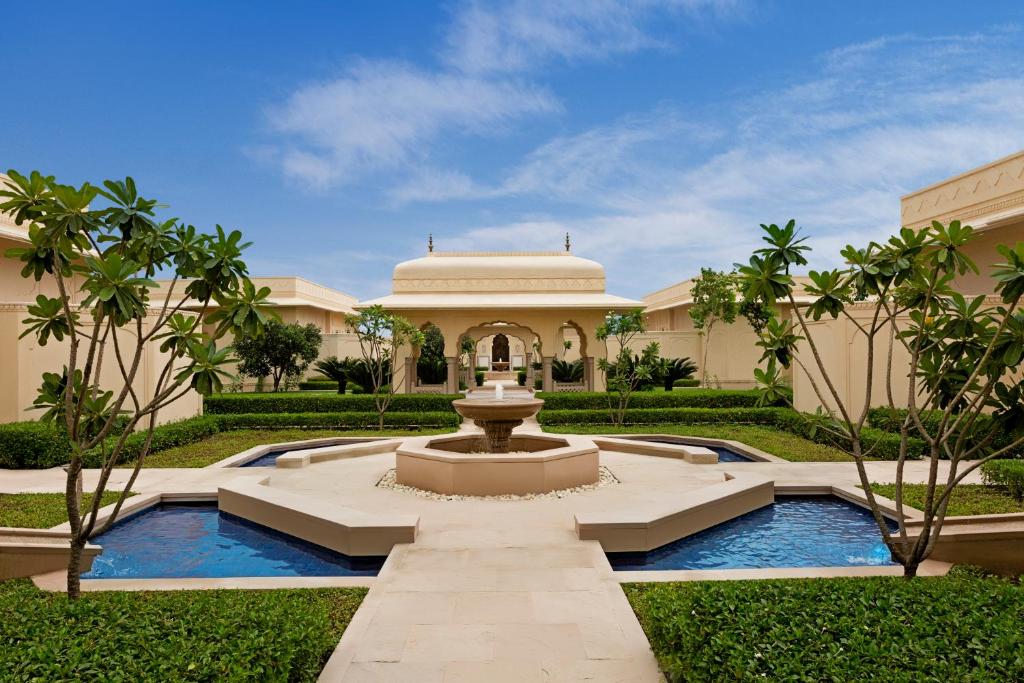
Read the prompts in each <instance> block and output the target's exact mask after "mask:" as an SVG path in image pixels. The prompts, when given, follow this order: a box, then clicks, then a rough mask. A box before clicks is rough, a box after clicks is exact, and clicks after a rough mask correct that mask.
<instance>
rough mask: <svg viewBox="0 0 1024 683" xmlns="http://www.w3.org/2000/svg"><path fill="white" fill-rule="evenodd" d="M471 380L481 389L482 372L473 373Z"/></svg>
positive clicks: (482, 383) (482, 382) (482, 381)
mask: <svg viewBox="0 0 1024 683" xmlns="http://www.w3.org/2000/svg"><path fill="white" fill-rule="evenodd" d="M473 380H474V381H475V382H476V385H477V386H478V387H482V386H483V385H484V371H483V370H477V371H475V372H474V373H473Z"/></svg>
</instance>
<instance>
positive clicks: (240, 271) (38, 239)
mask: <svg viewBox="0 0 1024 683" xmlns="http://www.w3.org/2000/svg"><path fill="white" fill-rule="evenodd" d="M8 176H9V178H10V179H9V180H8V181H7V182H6V183H5V187H3V188H0V210H3V211H5V212H7V213H9V214H10V215H11V216H12V217H13V219H14V222H15V223H16V224H18V225H26V226H27V228H28V237H29V240H30V242H31V245H30V246H27V247H18V248H14V249H8V250H7V251H6V252H5V255H6V256H8V257H10V258H14V259H17V260H19V261H20V262H21V263H22V264H23V265H22V270H21V276H22V277H23V278H26V279H31V280H32V281H34V282H36V283H39V284H40V285H41V286H40V287H39V289H43V290H44V291H53V292H55V293H56V296H52V297H51V296H47V295H45V294H39V295H38V296H37V297H36V300H35V303H34V304H33V305H31V306H29V307H28V317H27V318H25V319H23V320H22V324H24V325H25V326H26V328H25V332H24V333H23V334H22V335H21V336H23V337H24V336H26V335H31V336H32V337H33V339H34V341H35V342H36V343H37V344H39V345H40V346H45V345H46V344H47V343H48V342H49V341H50V340H55V341H57V342H64V340H65V338H66V340H67V341H66V342H64V343H63V346H62V349H61V352H60V355H61V357H62V358H63V363H64V367H63V370H62V371H61V370H60V369H58V368H59V366H58V368H55V369H57V372H46V373H43V376H42V378H41V379H42V384H41V386H40V388H39V391H38V394H37V396H36V399H35V401H34V402H33V406H34V407H35V408H37V409H39V410H40V412H41V415H40V419H41V420H43V421H46V422H51V423H53V424H54V425H56V426H58V427H59V428H61V429H63V430H64V433H66V434H67V437H68V440H69V442H70V445H71V452H70V456H69V459H68V467H67V481H66V490H65V495H66V496H67V501H68V505H67V509H68V513H69V516H70V518H69V522H70V525H71V542H70V546H71V548H70V557H69V562H68V573H67V577H68V586H67V587H68V597H69V598H71V599H75V598H77V597H78V595H79V592H80V588H79V570H80V566H81V559H82V549H83V548H84V546H85V544H86V542H87V540H88V539H89V537H90V536H92V535H93V533H94V532H102V531H103V530H104V527H103V525H97V524H96V514H95V513H96V510H97V509H98V508H99V505H100V502H101V501H102V499H103V492H104V489H105V486H106V483H107V480H108V478H109V476H110V472H111V470H112V469H113V467H114V466H115V465H116V464H117V463H118V462H120V461H121V460H123V459H124V458H123V453H122V451H123V449H124V446H125V443H126V441H127V440H128V438H129V436H130V435H131V434H132V433H133V432H136V429H138V430H141V431H140V432H139V433H142V434H146V433H148V434H150V435H151V434H152V431H153V430H154V429H155V427H156V425H157V423H158V421H159V420H158V415H159V412H160V410H161V409H162V408H164V407H166V406H167V405H169V404H170V403H172V402H174V401H175V400H178V399H179V398H181V397H183V396H185V395H186V394H188V393H189V392H192V391H196V392H199V393H201V394H207V393H211V392H213V391H219V390H220V389H221V387H222V385H223V380H224V379H226V378H231V377H232V376H231V375H230V373H229V372H228V371H227V369H228V367H229V364H230V363H231V362H232V361H233V360H234V358H233V357H232V355H231V352H230V348H228V347H223V346H221V347H220V348H218V345H217V344H218V341H220V340H221V339H223V338H224V337H225V336H227V335H231V336H233V337H235V338H239V337H245V336H249V337H254V336H258V335H259V334H260V333H261V332H262V329H263V325H264V324H265V323H266V322H267V320H268V319H269V318H268V317H267V316H266V315H265V314H264V307H265V305H266V303H267V297H268V296H269V295H270V289H269V288H266V287H264V288H260V289H257V288H256V287H255V286H254V285H253V284H252V282H251V281H250V280H249V279H248V270H247V267H246V265H245V262H244V261H243V260H242V252H243V251H244V250H245V249H246V248H247V247H248V246H249V245H248V244H247V243H243V242H242V234H241V233H240V232H239V231H237V230H235V231H231V232H227V231H225V230H224V229H223V228H221V227H220V226H217V227H216V230H215V231H214V232H210V233H201V232H199V231H197V230H196V228H195V227H193V226H191V225H187V224H185V223H180V222H178V219H175V218H172V219H169V220H160V219H158V218H157V216H156V210H157V209H158V208H161V205H160V204H159V203H158V202H157V201H156V200H154V199H149V198H146V197H143V196H141V195H140V194H139V192H138V189H137V188H136V186H135V181H134V180H132V178H130V177H129V178H125V179H124V180H116V181H114V180H107V181H104V182H103V183H102V186H95V185H92V184H90V183H83V184H82V185H81V186H80V187H77V188H76V187H73V186H70V185H63V184H61V183H58V182H57V181H56V179H55V178H54V177H53V176H44V175H43V174H41V173H39V172H37V171H33V172H32V173H31V174H30V175H28V176H25V175H22V174H20V173H18V172H17V171H14V170H11V171H9V172H8ZM157 273H166V274H167V276H168V277H170V280H171V281H170V283H169V284H167V286H166V288H161V286H160V285H159V284H158V283H157V282H156V281H155V280H154V279H153V278H154V277H155V276H156V275H157ZM175 295H177V301H175V300H174V297H175ZM186 301H188V302H189V303H190V305H191V306H192V307H194V308H196V309H197V314H195V315H193V314H191V313H186V312H185V309H184V305H185V302H186ZM157 352H159V354H161V355H159V356H158V355H157ZM149 358H156V359H157V360H156V361H155V365H154V364H152V363H150V362H148V359H149ZM144 360H147V362H143V361H144ZM101 369H103V370H111V369H113V370H116V376H117V378H118V381H117V383H116V384H115V385H114V386H115V388H114V389H110V388H107V387H104V386H101V384H100V380H99V378H100V377H101V374H102V373H101ZM140 372H145V373H150V374H149V375H148V376H149V377H151V378H152V380H153V381H152V387H151V388H150V391H149V392H147V393H145V394H140V393H139V392H137V391H136V390H135V386H136V385H137V384H138V382H137V379H138V378H139V377H140V376H141V375H140V374H139V373H140ZM108 437H111V438H112V440H108ZM95 449H98V451H99V454H100V462H99V465H100V467H101V468H102V470H103V471H102V472H101V474H100V476H99V477H98V479H97V482H98V483H97V485H96V488H95V489H94V492H93V493H94V495H93V501H92V508H91V509H90V510H89V511H88V514H84V515H83V514H82V513H81V509H82V507H81V505H80V500H81V495H82V493H81V489H82V486H81V472H82V468H83V467H84V466H85V457H86V454H88V453H91V452H93V451H94V450H95ZM148 450H149V443H148V441H146V442H144V443H143V445H142V446H141V449H140V450H139V451H138V454H137V457H136V460H137V462H138V463H139V466H140V467H141V464H142V462H143V460H144V459H145V456H146V453H147V452H148ZM138 472H139V468H138V467H137V468H136V469H135V470H134V471H133V472H132V474H131V475H130V477H129V483H128V488H131V485H132V483H133V482H134V481H135V478H136V477H137V476H138ZM122 502H123V498H122V499H121V500H118V501H117V502H116V503H115V505H116V506H117V507H118V509H119V508H120V505H121V503H122ZM115 517H116V511H115V514H114V515H112V516H111V517H110V520H111V521H112V520H113V519H114V518H115ZM109 523H110V522H107V524H109Z"/></svg>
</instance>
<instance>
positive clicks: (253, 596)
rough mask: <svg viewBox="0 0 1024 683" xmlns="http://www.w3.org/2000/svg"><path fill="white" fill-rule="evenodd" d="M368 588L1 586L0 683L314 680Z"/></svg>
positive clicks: (15, 583)
mask: <svg viewBox="0 0 1024 683" xmlns="http://www.w3.org/2000/svg"><path fill="white" fill-rule="evenodd" d="M365 595H366V589H365V588H317V589H306V590H266V591H262V590H210V591H201V590H200V591H165V592H157V591H140V592H134V591H101V592H97V593H86V594H84V595H82V597H81V599H79V600H75V601H69V600H68V599H67V596H66V595H63V594H61V593H48V592H43V591H40V590H38V589H37V588H35V587H34V586H33V585H32V584H31V583H30V582H28V581H25V580H19V581H10V582H6V583H3V584H0V614H3V615H4V618H3V619H0V643H2V644H3V647H0V671H3V672H6V673H3V674H0V678H3V680H10V681H281V682H284V681H309V682H312V681H316V679H317V677H318V676H319V674H320V671H321V669H322V668H323V664H324V662H325V661H326V660H327V658H328V657H329V656H330V654H331V652H332V651H333V650H334V648H335V647H336V646H337V644H338V640H339V639H340V638H341V635H342V633H343V632H344V630H345V627H346V626H347V625H348V623H349V621H350V620H351V619H352V615H353V614H354V613H355V611H356V609H357V608H358V607H359V603H360V602H361V601H362V599H363V597H364V596H365Z"/></svg>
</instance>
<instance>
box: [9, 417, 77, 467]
mask: <svg viewBox="0 0 1024 683" xmlns="http://www.w3.org/2000/svg"><path fill="white" fill-rule="evenodd" d="M70 453H71V443H70V442H69V441H68V437H67V436H66V435H65V434H64V432H62V431H60V430H59V429H56V428H55V427H54V426H53V425H51V424H46V423H42V422H11V423H8V424H0V469H12V470H34V469H40V470H41V469H46V468H48V467H57V466H58V465H63V464H64V463H66V462H67V461H68V457H69V454H70Z"/></svg>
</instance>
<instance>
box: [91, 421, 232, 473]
mask: <svg viewBox="0 0 1024 683" xmlns="http://www.w3.org/2000/svg"><path fill="white" fill-rule="evenodd" d="M220 430H221V426H220V422H219V421H218V420H217V418H216V417H213V416H209V415H200V416H198V417H190V418H188V419H185V420H179V421H177V422H168V423H166V424H162V425H160V426H159V427H157V428H156V429H154V430H153V442H152V444H151V445H150V448H149V451H150V453H154V452H156V451H163V450H167V449H168V448H176V447H178V446H185V445H187V444H190V443H196V442H197V441H202V440H203V439H206V438H209V437H211V436H213V435H214V434H216V433H217V432H219V431H220ZM116 443H117V440H116V439H115V438H114V437H111V438H109V439H107V442H106V445H107V450H108V452H109V450H110V449H111V448H113V447H114V445H115V444H116ZM145 444H146V432H135V433H134V434H132V435H130V436H129V437H128V438H127V439H125V442H124V449H123V450H122V451H121V457H120V458H118V464H121V463H126V462H133V461H134V460H137V459H138V457H139V454H140V453H142V447H143V446H144V445H145ZM82 460H83V462H84V463H85V466H86V467H102V466H103V452H102V451H101V450H100V449H99V448H94V449H92V450H91V451H89V452H88V453H86V454H85V457H84V458H83V459H82Z"/></svg>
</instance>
